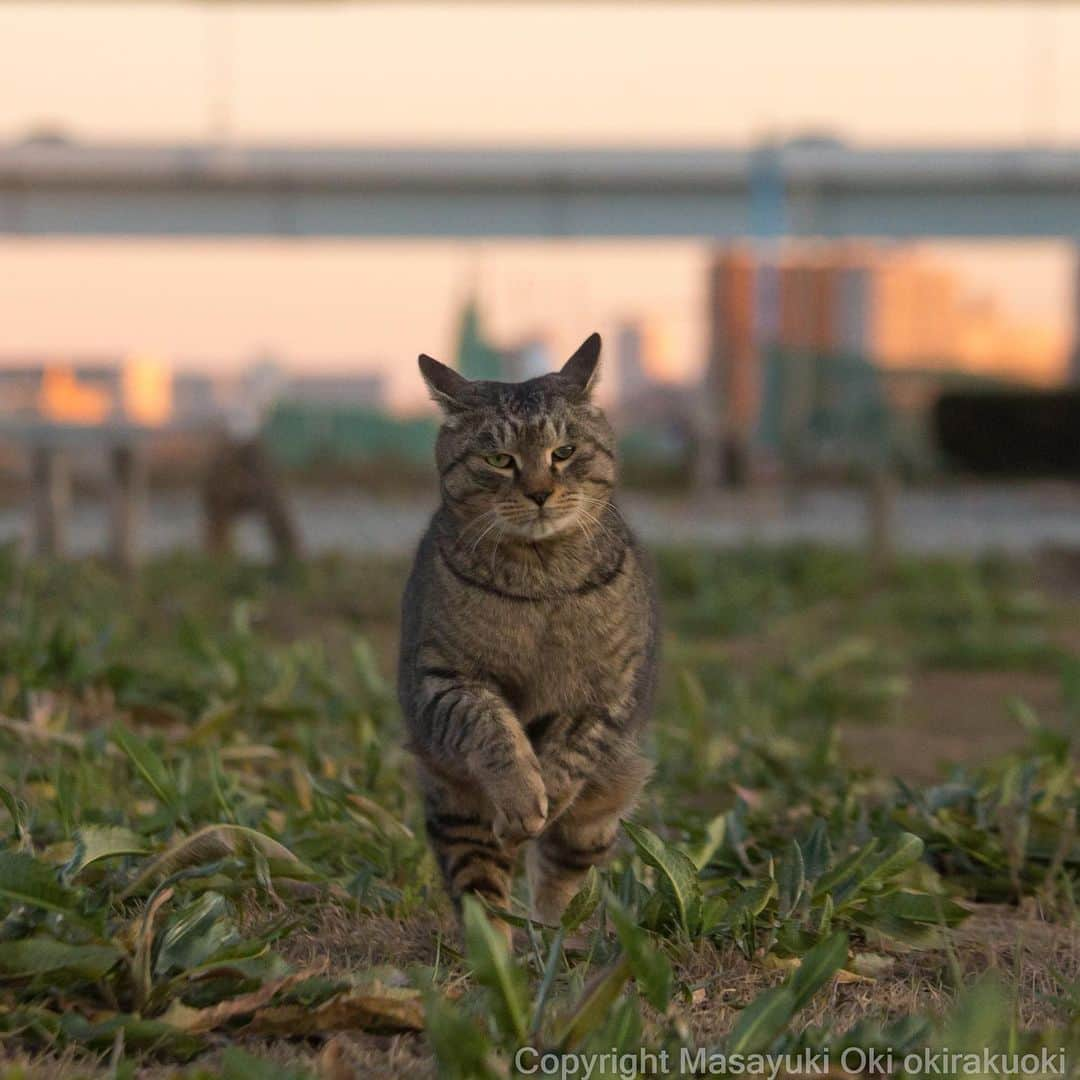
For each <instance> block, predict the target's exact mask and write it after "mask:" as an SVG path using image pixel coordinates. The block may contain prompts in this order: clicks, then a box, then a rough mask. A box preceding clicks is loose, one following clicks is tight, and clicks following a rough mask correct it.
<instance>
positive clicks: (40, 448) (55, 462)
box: [30, 443, 71, 559]
mask: <svg viewBox="0 0 1080 1080" xmlns="http://www.w3.org/2000/svg"><path fill="white" fill-rule="evenodd" d="M30 500H31V519H32V522H33V540H32V550H33V552H34V554H35V555H40V556H44V557H45V558H50V559H54V558H59V557H61V556H62V555H63V554H64V553H65V552H66V550H67V539H68V536H67V516H68V507H69V505H70V503H71V479H70V476H69V473H68V462H67V458H66V456H65V455H64V452H63V450H61V449H60V448H59V447H57V446H49V445H48V444H46V443H41V444H39V445H37V446H35V447H33V448H32V450H31V452H30Z"/></svg>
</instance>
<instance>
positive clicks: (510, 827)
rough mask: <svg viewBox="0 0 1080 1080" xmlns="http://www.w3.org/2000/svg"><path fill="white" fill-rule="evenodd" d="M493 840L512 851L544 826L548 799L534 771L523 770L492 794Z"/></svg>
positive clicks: (537, 773)
mask: <svg viewBox="0 0 1080 1080" xmlns="http://www.w3.org/2000/svg"><path fill="white" fill-rule="evenodd" d="M493 799H494V802H495V822H494V829H495V839H496V840H498V842H499V843H500V844H501V845H502V846H503V847H512V846H514V845H515V844H520V843H521V842H522V841H523V840H529V839H531V838H532V837H534V836H538V835H539V834H540V832H541V831H542V830H543V828H544V825H545V824H547V814H548V797H547V791H546V790H545V789H544V781H543V778H542V777H541V776H540V772H539V770H538V769H536V768H532V769H524V770H522V771H521V772H520V773H518V774H517V775H516V776H515V777H514V778H513V780H512V781H510V782H509V783H506V784H502V785H500V786H499V790H498V791H497V792H494V793H493Z"/></svg>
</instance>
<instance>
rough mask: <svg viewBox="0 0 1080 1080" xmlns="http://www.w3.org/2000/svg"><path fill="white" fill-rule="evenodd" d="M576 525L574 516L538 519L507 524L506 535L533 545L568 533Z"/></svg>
mask: <svg viewBox="0 0 1080 1080" xmlns="http://www.w3.org/2000/svg"><path fill="white" fill-rule="evenodd" d="M576 524H577V518H576V517H575V515H574V514H561V515H560V516H559V517H538V518H534V519H533V520H532V521H529V522H516V523H514V524H512V525H510V524H508V525H507V527H506V533H507V535H508V536H513V537H516V538H517V539H518V540H528V541H529V542H530V543H534V542H535V541H537V540H551V539H553V538H554V537H556V536H560V535H562V534H563V533H566V532H569V531H570V529H572V528H573V527H574V526H575V525H576Z"/></svg>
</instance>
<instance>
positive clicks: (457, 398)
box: [419, 353, 469, 413]
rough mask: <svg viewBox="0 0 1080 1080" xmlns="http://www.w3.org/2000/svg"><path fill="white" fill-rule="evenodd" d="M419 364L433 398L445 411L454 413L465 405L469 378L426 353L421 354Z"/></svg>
mask: <svg viewBox="0 0 1080 1080" xmlns="http://www.w3.org/2000/svg"><path fill="white" fill-rule="evenodd" d="M419 364H420V374H421V375H423V376H424V382H426V383H427V387H428V390H430V391H431V396H432V398H433V399H434V401H435V402H436V403H437V404H438V405H439V406H440V407H441V408H442V410H443V411H444V412H447V413H452V412H455V411H458V410H460V409H463V408H464V407H465V406H464V401H463V398H464V397H465V392H466V390H467V389H468V387H469V380H468V379H466V378H465V376H464V375H460V374H458V372H456V371H455V370H454V369H453V368H451V367H447V366H446V365H445V364H441V363H439V361H438V360H436V359H435V358H434V357H433V356H428V355H426V354H425V353H421V354H420V357H419Z"/></svg>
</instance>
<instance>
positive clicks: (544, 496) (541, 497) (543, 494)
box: [525, 490, 551, 506]
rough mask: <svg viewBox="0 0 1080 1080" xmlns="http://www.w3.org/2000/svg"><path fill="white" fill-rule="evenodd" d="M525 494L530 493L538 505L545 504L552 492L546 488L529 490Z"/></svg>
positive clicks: (530, 496)
mask: <svg viewBox="0 0 1080 1080" xmlns="http://www.w3.org/2000/svg"><path fill="white" fill-rule="evenodd" d="M525 494H526V495H528V496H529V498H530V499H532V501H533V502H534V503H536V505H537V506H543V505H544V503H546V502H547V501H548V499H549V498H550V496H551V492H550V491H546V490H540V491H527V492H525Z"/></svg>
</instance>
